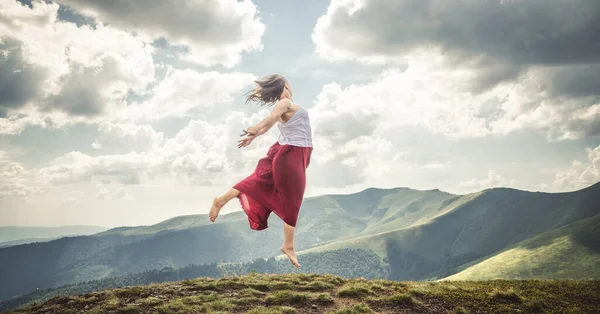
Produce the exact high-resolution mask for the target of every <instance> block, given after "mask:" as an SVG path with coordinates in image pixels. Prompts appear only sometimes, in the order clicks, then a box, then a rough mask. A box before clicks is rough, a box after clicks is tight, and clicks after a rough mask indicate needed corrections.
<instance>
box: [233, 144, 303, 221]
mask: <svg viewBox="0 0 600 314" xmlns="http://www.w3.org/2000/svg"><path fill="white" fill-rule="evenodd" d="M311 154H312V147H300V146H292V145H280V144H279V143H278V142H275V144H273V145H272V146H271V147H270V148H269V151H268V152H267V155H266V156H265V157H264V158H262V159H260V160H259V161H258V164H257V165H256V169H255V170H254V172H253V173H252V174H251V175H249V176H248V177H246V178H245V179H244V180H242V181H240V182H238V183H237V184H236V185H234V186H233V188H234V189H236V190H238V191H240V195H239V196H238V199H239V201H240V203H241V205H242V208H243V209H244V212H246V215H247V216H248V222H249V223H250V228H251V229H253V230H263V229H266V228H267V227H268V226H267V220H268V218H269V215H270V214H271V212H274V213H275V214H276V215H277V216H279V218H281V220H283V221H284V222H285V223H286V224H288V225H290V226H293V227H295V226H296V221H297V220H298V213H299V211H300V205H302V199H303V198H304V190H305V189H306V168H308V165H309V164H310V155H311Z"/></svg>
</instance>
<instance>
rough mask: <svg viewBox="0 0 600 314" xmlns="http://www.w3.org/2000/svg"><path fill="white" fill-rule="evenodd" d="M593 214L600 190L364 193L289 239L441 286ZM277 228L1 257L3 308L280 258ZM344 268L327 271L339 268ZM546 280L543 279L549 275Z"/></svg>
mask: <svg viewBox="0 0 600 314" xmlns="http://www.w3.org/2000/svg"><path fill="white" fill-rule="evenodd" d="M598 214H600V184H596V185H593V186H590V187H588V188H586V189H582V190H580V191H575V192H570V193H541V192H527V191H520V190H514V189H506V188H496V189H488V190H484V191H481V192H478V193H473V194H467V195H453V194H450V193H446V192H442V191H439V190H428V191H417V190H412V189H408V188H394V189H374V188H373V189H367V190H364V191H361V192H359V193H354V194H350V195H324V196H318V197H312V198H307V199H305V201H304V203H303V205H302V208H301V211H300V217H299V223H298V228H297V231H296V237H295V239H296V249H297V250H299V251H300V252H299V253H300V262H301V263H302V260H303V258H304V256H306V255H305V253H310V252H324V253H325V252H327V251H331V250H335V249H344V248H364V249H368V250H371V251H373V252H374V253H375V254H377V256H378V257H379V259H380V261H381V262H382V263H383V265H384V267H385V268H386V274H387V275H386V276H387V278H389V279H395V280H426V279H441V278H445V277H448V276H451V275H453V274H456V273H458V272H460V271H462V270H464V269H466V268H467V266H474V264H470V263H474V262H476V261H483V260H484V259H486V258H490V257H493V256H494V254H498V253H499V252H502V251H503V250H506V249H508V248H509V247H511V246H513V245H516V244H517V243H519V242H521V241H525V240H527V239H531V238H533V237H536V236H540V235H542V234H544V233H546V232H550V231H552V230H557V229H558V228H561V227H564V226H567V225H569V224H572V223H574V222H577V221H581V220H583V219H588V218H592V217H594V216H596V215H598ZM282 241H283V235H282V224H281V221H280V220H279V219H278V218H277V217H276V216H275V215H271V218H270V220H269V228H268V229H267V230H264V231H261V232H256V231H252V230H250V229H249V227H248V221H247V218H246V216H245V214H244V213H243V212H241V211H240V212H235V213H231V214H227V215H221V216H220V217H219V218H218V219H217V221H216V222H215V223H209V221H208V217H207V216H206V215H192V216H182V217H175V218H173V219H169V220H167V221H164V222H161V223H159V224H156V225H152V226H142V227H123V228H115V229H111V230H107V231H104V232H101V233H97V234H94V235H90V236H77V237H69V238H63V239H58V240H53V241H50V242H47V243H33V244H26V245H19V246H14V247H8V248H3V249H0V277H2V278H3V279H4V280H5V282H9V283H10V284H7V285H1V286H0V299H6V298H9V297H13V296H17V295H21V294H27V293H30V292H32V291H35V289H36V288H39V289H45V288H51V287H56V286H60V285H66V284H73V283H77V282H84V281H89V280H98V279H102V278H108V277H115V276H122V275H127V274H133V273H139V272H143V271H147V270H152V269H162V268H164V267H172V268H178V267H183V266H187V265H190V264H210V263H215V262H219V263H229V262H249V261H252V260H255V259H256V258H270V257H275V256H278V255H280V251H279V247H280V245H281V243H282ZM589 256H590V258H591V259H598V258H599V257H598V254H590V255H589ZM344 262H345V260H344V259H343V258H341V259H339V260H337V261H335V260H332V263H344ZM550 273H551V272H549V275H550V276H551V274H550Z"/></svg>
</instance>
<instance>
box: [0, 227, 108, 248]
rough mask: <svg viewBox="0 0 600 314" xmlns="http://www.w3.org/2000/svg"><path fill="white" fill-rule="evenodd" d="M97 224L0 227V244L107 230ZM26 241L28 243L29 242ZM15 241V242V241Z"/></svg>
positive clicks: (44, 239) (47, 239) (48, 239)
mask: <svg viewBox="0 0 600 314" xmlns="http://www.w3.org/2000/svg"><path fill="white" fill-rule="evenodd" d="M107 229H108V228H105V227H98V226H62V227H19V226H4V227H0V246H5V245H6V244H7V243H6V242H13V241H30V242H37V241H40V242H41V241H50V240H53V239H56V238H60V237H65V236H74V235H91V234H94V233H98V232H102V231H105V230H107ZM30 242H28V243H30ZM15 243H16V242H15ZM21 244H23V243H21Z"/></svg>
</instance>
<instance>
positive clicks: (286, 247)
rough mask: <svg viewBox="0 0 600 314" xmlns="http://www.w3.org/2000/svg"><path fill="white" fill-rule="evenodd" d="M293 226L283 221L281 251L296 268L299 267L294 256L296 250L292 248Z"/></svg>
mask: <svg viewBox="0 0 600 314" xmlns="http://www.w3.org/2000/svg"><path fill="white" fill-rule="evenodd" d="M295 229H296V228H295V227H292V226H290V225H288V224H286V223H285V221H284V222H283V238H284V240H283V246H282V247H281V252H283V254H285V255H287V257H288V258H289V259H290V262H292V264H293V265H294V266H296V267H297V268H300V264H299V263H298V257H297V256H296V251H295V250H294V231H295Z"/></svg>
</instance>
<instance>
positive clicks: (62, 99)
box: [44, 57, 126, 117]
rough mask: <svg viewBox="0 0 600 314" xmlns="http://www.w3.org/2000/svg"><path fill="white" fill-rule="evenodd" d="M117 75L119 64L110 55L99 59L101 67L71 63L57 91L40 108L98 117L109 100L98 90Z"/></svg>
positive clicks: (101, 90)
mask: <svg viewBox="0 0 600 314" xmlns="http://www.w3.org/2000/svg"><path fill="white" fill-rule="evenodd" d="M118 77H119V64H118V62H117V61H116V60H115V59H114V58H113V57H105V58H103V59H102V66H101V67H79V66H73V67H72V68H71V70H70V71H69V74H68V75H66V76H64V77H63V80H64V81H63V84H62V88H61V90H60V92H59V93H58V94H57V95H55V96H51V97H49V99H48V101H47V102H46V106H45V107H44V110H46V111H48V110H61V111H64V112H66V113H68V114H69V115H71V116H86V117H95V116H99V115H101V114H103V113H104V112H105V109H106V107H107V105H108V104H107V101H108V100H109V99H110V98H109V97H106V96H105V95H102V94H101V93H102V92H103V90H104V89H106V88H107V85H108V84H111V83H113V82H114V80H115V78H118ZM125 97H126V95H124V96H123V97H122V98H125Z"/></svg>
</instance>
